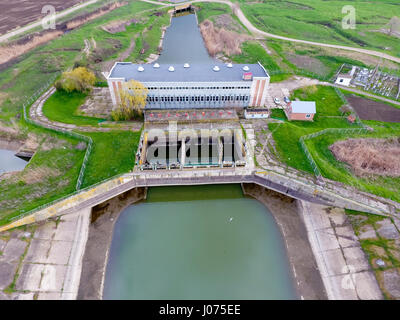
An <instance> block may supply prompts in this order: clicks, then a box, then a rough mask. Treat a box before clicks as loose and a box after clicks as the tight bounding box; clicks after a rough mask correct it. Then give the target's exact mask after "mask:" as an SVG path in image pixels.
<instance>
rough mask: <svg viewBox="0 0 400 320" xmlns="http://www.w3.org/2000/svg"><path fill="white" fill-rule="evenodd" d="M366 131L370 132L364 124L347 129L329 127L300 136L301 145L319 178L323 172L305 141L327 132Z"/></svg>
mask: <svg viewBox="0 0 400 320" xmlns="http://www.w3.org/2000/svg"><path fill="white" fill-rule="evenodd" d="M366 132H368V129H367V128H366V127H364V126H362V127H360V128H346V129H345V128H328V129H324V130H321V131H318V132H314V133H310V134H307V135H305V136H301V137H300V146H301V148H302V150H303V152H304V153H305V155H306V157H307V159H308V162H309V164H310V165H311V167H312V169H313V171H314V173H315V175H316V176H317V177H318V178H321V177H322V175H321V172H320V170H319V168H318V166H317V164H316V162H315V161H314V159H313V157H312V155H311V153H310V151H309V150H308V148H307V145H306V143H305V141H306V140H308V139H312V138H315V137H318V136H321V135H323V134H326V133H333V134H361V133H366Z"/></svg>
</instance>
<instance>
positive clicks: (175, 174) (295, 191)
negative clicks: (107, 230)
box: [0, 168, 398, 232]
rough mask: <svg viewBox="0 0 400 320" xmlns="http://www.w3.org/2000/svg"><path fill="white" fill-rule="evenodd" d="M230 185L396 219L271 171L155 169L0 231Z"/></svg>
mask: <svg viewBox="0 0 400 320" xmlns="http://www.w3.org/2000/svg"><path fill="white" fill-rule="evenodd" d="M231 183H255V184H258V185H260V186H263V187H265V188H268V189H271V190H274V191H276V192H279V193H281V194H284V195H287V196H290V197H292V198H295V199H300V200H306V201H310V202H314V203H319V204H325V205H329V206H336V207H342V208H349V209H353V210H359V211H364V212H370V213H374V214H381V215H388V216H396V218H398V214H397V213H393V211H392V210H391V208H390V207H389V206H388V205H387V204H385V203H381V202H372V204H371V203H370V201H369V200H368V199H364V201H361V200H363V199H361V200H354V199H350V198H346V197H344V196H341V195H339V194H338V193H335V192H332V191H329V190H327V189H325V188H324V187H322V186H319V185H317V184H315V185H312V184H310V183H305V182H302V181H300V180H296V179H291V178H289V177H286V176H284V175H281V174H279V173H276V172H273V171H257V170H255V169H248V168H224V169H194V170H173V171H170V170H157V171H149V172H143V171H140V172H130V173H126V174H123V175H121V176H118V177H116V178H114V179H111V180H109V181H107V182H104V183H100V184H98V185H97V186H94V187H91V188H87V189H85V190H82V191H80V192H78V193H76V194H74V195H72V196H70V197H68V198H65V199H63V200H60V201H58V202H56V203H54V204H52V205H51V206H48V207H45V208H43V209H41V210H38V211H35V212H33V213H31V214H30V215H27V216H24V217H22V218H20V219H19V220H18V221H14V222H12V223H10V224H8V225H6V226H3V227H0V232H1V231H5V230H8V229H10V228H14V227H17V226H21V225H24V224H29V223H33V222H37V221H42V220H46V219H48V218H50V217H55V216H59V215H65V214H68V213H73V212H76V211H78V210H81V209H84V208H92V207H94V206H96V205H98V204H100V203H103V202H104V201H107V200H109V199H111V198H114V197H116V196H118V195H119V194H122V193H124V192H127V191H129V190H131V189H134V188H138V187H152V186H174V185H200V184H231Z"/></svg>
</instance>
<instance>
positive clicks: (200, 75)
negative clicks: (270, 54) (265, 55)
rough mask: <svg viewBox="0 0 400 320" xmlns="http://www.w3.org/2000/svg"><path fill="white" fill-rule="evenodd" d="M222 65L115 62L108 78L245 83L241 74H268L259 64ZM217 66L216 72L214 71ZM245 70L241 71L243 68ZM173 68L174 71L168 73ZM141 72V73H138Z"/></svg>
mask: <svg viewBox="0 0 400 320" xmlns="http://www.w3.org/2000/svg"><path fill="white" fill-rule="evenodd" d="M228 65H229V64H224V63H213V64H210V63H205V64H204V63H196V64H190V66H189V67H186V68H185V67H184V64H183V63H182V64H160V65H159V67H158V68H155V67H154V64H142V65H141V64H133V63H131V62H117V63H116V64H115V65H114V67H113V68H112V69H111V72H110V75H109V78H110V79H112V78H123V79H125V80H132V79H135V80H138V81H141V82H208V81H210V82H217V81H220V82H223V81H245V80H243V74H244V73H249V72H251V73H252V75H253V77H268V76H269V75H268V73H267V72H266V71H265V69H264V68H263V67H262V66H261V65H260V64H257V63H256V64H230V65H229V66H228ZM215 66H217V67H218V68H219V70H218V71H214V69H218V68H215ZM245 66H247V67H248V69H247V68H245V69H246V70H243V67H245ZM171 67H173V69H174V71H169V69H170V68H171ZM139 69H140V70H142V71H139Z"/></svg>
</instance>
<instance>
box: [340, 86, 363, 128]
mask: <svg viewBox="0 0 400 320" xmlns="http://www.w3.org/2000/svg"><path fill="white" fill-rule="evenodd" d="M334 89H335V91H336V94H337V95H338V96H339V98H340V100H342V102H343V104H345V105H346V106H347V107H349V108H350V110H351V111H352V113H353V114H354V115H355V117H356V123H357V124H358V125H359V126H361V127H363V128H365V127H366V126H365V124H364V123H362V122H361V120H360V118H359V116H358V114H357V112H356V111H355V110H354V108H353V107H352V105H351V104H350V103H349V101H348V100H347V98H346V97H345V95H344V94H343V92H342V91H340V90H339V89H338V88H337V87H334Z"/></svg>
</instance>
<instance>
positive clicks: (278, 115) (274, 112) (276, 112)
mask: <svg viewBox="0 0 400 320" xmlns="http://www.w3.org/2000/svg"><path fill="white" fill-rule="evenodd" d="M270 117H271V118H275V119H282V120H286V119H287V118H286V114H285V112H284V111H283V110H282V109H271V116H270Z"/></svg>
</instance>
